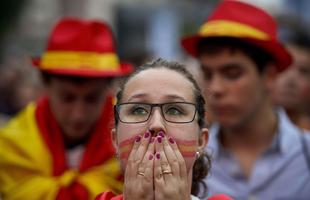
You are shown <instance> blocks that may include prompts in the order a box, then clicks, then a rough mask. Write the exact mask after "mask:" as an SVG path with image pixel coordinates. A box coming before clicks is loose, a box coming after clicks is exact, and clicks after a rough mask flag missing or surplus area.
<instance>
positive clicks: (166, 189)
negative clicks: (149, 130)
mask: <svg viewBox="0 0 310 200" xmlns="http://www.w3.org/2000/svg"><path fill="white" fill-rule="evenodd" d="M155 151H156V154H155V158H154V188H155V200H164V199H175V200H189V199H190V198H191V197H190V190H189V183H188V177H187V170H186V164H185V160H184V158H183V156H182V154H181V153H180V151H179V149H178V146H177V144H176V142H175V141H174V140H173V139H172V138H169V139H167V137H161V136H157V137H156V141H155Z"/></svg>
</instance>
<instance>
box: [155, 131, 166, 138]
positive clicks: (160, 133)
mask: <svg viewBox="0 0 310 200" xmlns="http://www.w3.org/2000/svg"><path fill="white" fill-rule="evenodd" d="M157 135H159V136H161V137H165V134H164V131H159V132H158V134H157Z"/></svg>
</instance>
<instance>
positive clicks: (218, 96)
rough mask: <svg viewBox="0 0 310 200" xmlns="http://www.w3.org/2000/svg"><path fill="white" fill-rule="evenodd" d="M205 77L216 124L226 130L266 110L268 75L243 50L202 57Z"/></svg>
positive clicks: (242, 123)
mask: <svg viewBox="0 0 310 200" xmlns="http://www.w3.org/2000/svg"><path fill="white" fill-rule="evenodd" d="M200 61H201V65H202V69H203V71H204V74H205V83H206V92H207V93H206V97H207V102H208V106H209V108H210V110H211V112H212V114H213V115H214V120H215V121H217V122H219V123H220V125H221V126H223V127H225V128H230V127H238V126H242V125H244V124H245V123H247V121H248V120H250V119H253V118H254V117H255V115H256V113H257V112H258V111H259V110H260V109H261V108H262V104H263V103H264V101H265V98H266V94H267V89H266V84H265V78H264V75H260V74H259V72H258V70H257V67H256V65H255V63H254V62H253V60H252V59H250V58H249V57H248V56H246V55H245V54H244V53H243V52H242V51H240V50H237V49H236V50H231V49H229V48H223V49H222V50H221V51H218V52H216V53H212V54H208V53H202V54H201V56H200Z"/></svg>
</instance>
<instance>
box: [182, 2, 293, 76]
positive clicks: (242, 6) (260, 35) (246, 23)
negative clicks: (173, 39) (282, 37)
mask: <svg viewBox="0 0 310 200" xmlns="http://www.w3.org/2000/svg"><path fill="white" fill-rule="evenodd" d="M219 37H230V38H236V39H238V40H242V41H245V42H248V43H250V44H252V45H254V46H256V47H259V48H261V49H262V50H264V51H265V52H267V53H269V54H270V55H271V56H272V57H273V59H274V61H275V64H276V66H277V69H278V71H283V70H284V69H286V68H287V67H288V66H289V65H290V64H291V63H292V57H291V55H290V53H289V52H288V51H287V50H286V49H285V47H284V46H283V45H282V44H281V43H280V42H279V40H278V39H277V25H276V22H275V20H274V19H273V18H272V16H270V15H269V14H268V13H267V12H265V11H264V10H262V9H260V8H257V7H255V6H253V5H250V4H247V3H244V2H241V1H237V0H226V1H223V2H221V3H220V4H219V5H218V6H217V8H216V9H215V10H214V12H213V13H212V14H211V15H210V16H209V18H208V19H207V20H206V22H205V23H204V24H203V25H202V26H201V28H200V30H199V32H198V33H197V34H195V35H191V36H188V37H185V38H183V39H182V40H181V44H182V46H183V48H184V49H185V50H186V51H187V52H188V53H189V54H190V55H192V56H194V57H198V56H199V52H198V44H199V42H200V41H201V40H203V39H205V38H210V39H212V38H219Z"/></svg>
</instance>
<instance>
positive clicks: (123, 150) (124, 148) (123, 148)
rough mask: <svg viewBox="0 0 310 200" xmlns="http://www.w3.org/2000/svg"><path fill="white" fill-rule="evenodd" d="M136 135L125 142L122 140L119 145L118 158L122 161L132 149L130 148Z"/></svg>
mask: <svg viewBox="0 0 310 200" xmlns="http://www.w3.org/2000/svg"><path fill="white" fill-rule="evenodd" d="M137 136H138V135H135V136H133V137H131V138H129V139H127V140H123V141H122V142H120V143H119V152H120V158H121V159H124V158H127V157H128V156H129V153H130V151H131V149H132V146H133V144H134V142H135V141H136V139H137Z"/></svg>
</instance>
